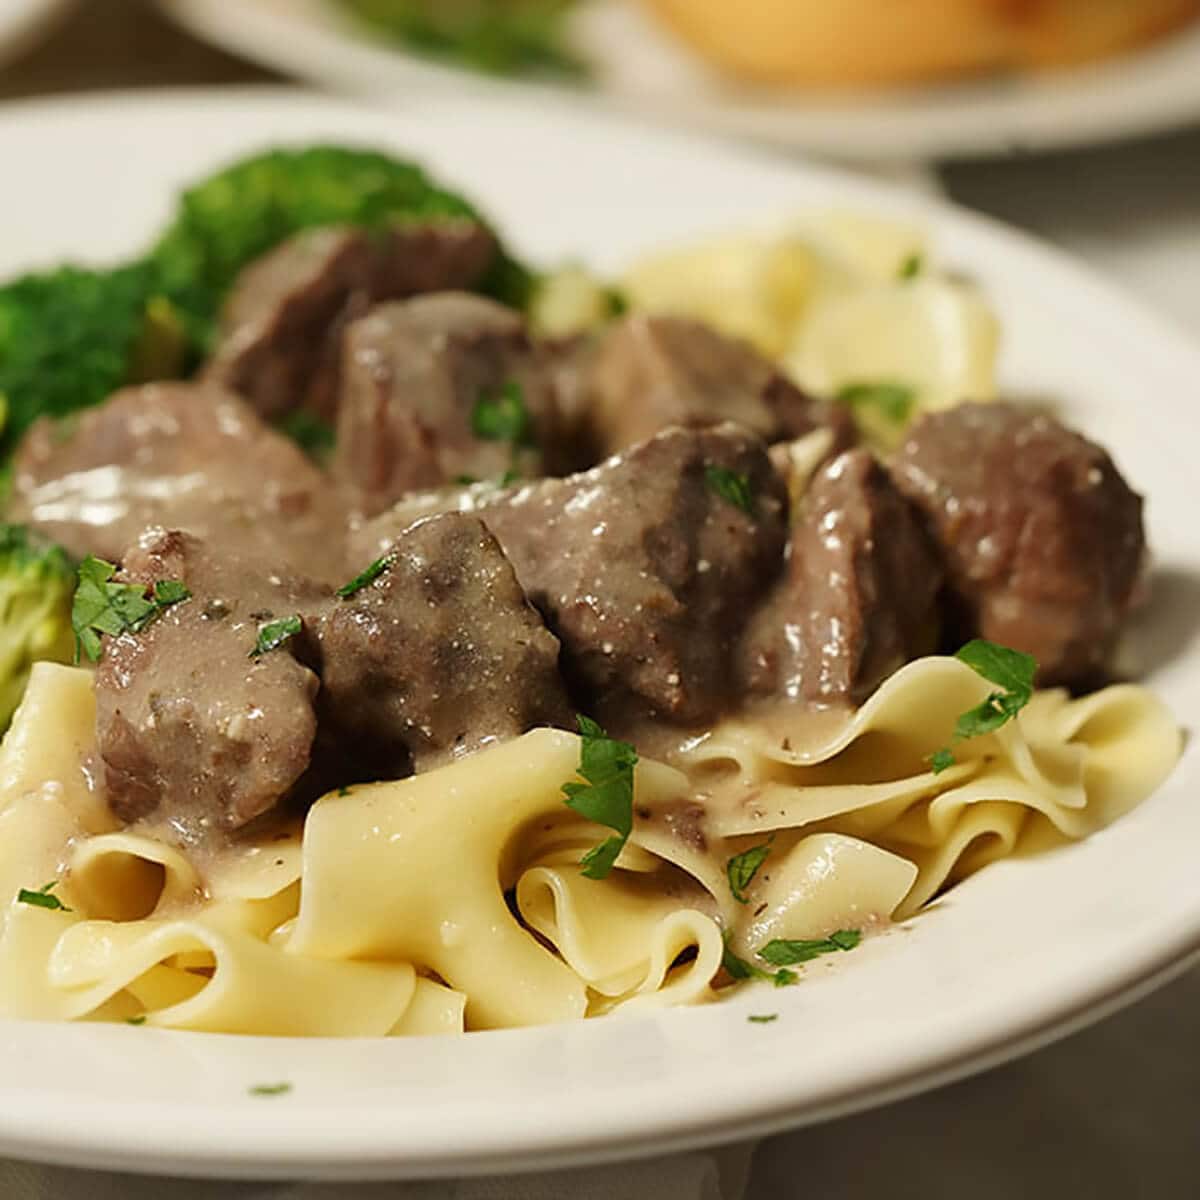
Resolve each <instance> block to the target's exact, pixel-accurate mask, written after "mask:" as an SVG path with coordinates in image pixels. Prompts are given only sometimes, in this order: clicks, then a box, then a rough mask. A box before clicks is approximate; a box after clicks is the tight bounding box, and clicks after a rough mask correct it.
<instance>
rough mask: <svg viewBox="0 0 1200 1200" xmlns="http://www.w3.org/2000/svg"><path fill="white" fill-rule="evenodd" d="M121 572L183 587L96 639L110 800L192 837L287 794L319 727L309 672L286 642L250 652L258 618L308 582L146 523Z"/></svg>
mask: <svg viewBox="0 0 1200 1200" xmlns="http://www.w3.org/2000/svg"><path fill="white" fill-rule="evenodd" d="M118 578H119V579H120V580H122V581H124V582H126V583H138V584H144V585H146V587H147V588H149V587H151V586H152V585H153V584H154V583H155V582H156V581H159V580H168V579H169V580H181V581H182V582H183V583H185V584H186V585H187V587H188V588H189V590H190V591H191V593H192V596H191V599H189V600H186V601H184V602H183V603H181V604H176V605H174V606H172V607H171V608H169V609H167V610H166V611H165V612H164V613H163V614H162V615H161V616H160V617H159V618H158V619H157V620H155V621H153V622H152V623H151V624H150V625H149V626H148V627H147V628H145V629H144V630H142V631H141V632H139V633H125V634H121V635H119V636H117V637H109V638H105V640H104V653H103V657H102V658H101V660H100V665H99V668H98V670H97V672H96V734H97V744H98V749H99V753H100V757H101V760H102V761H103V764H104V778H105V786H106V790H107V794H108V802H109V805H110V807H111V808H112V810H113V812H114V813H116V815H117V816H118V817H120V818H121V819H122V820H124V821H134V820H137V819H139V818H142V817H152V818H158V819H163V820H165V821H166V822H167V823H168V824H169V825H170V826H171V828H172V829H173V830H174V832H175V833H176V835H178V836H180V837H182V838H184V839H189V840H190V839H198V838H202V837H204V836H206V835H208V834H211V833H216V832H219V831H221V830H226V831H228V830H234V829H238V828H240V827H241V826H243V825H245V824H247V823H248V822H250V821H252V820H254V818H256V817H258V816H261V815H262V814H263V813H265V812H268V811H269V810H271V809H272V808H274V807H275V806H276V805H277V804H278V803H279V802H280V801H281V800H283V799H285V798H286V797H288V795H289V793H291V791H292V789H293V788H294V787H295V785H296V784H297V781H298V780H299V779H300V778H301V777H302V776H303V774H304V772H305V769H306V767H307V766H308V762H309V754H310V749H311V747H312V743H313V738H314V735H315V732H316V724H317V722H316V714H315V711H314V701H315V698H316V695H317V677H316V675H314V674H313V673H312V671H310V670H308V668H306V667H304V666H302V665H301V664H300V662H298V661H297V659H296V658H295V657H294V656H293V647H292V645H291V644H290V643H285V644H284V645H283V646H280V647H279V648H278V649H277V650H272V651H271V652H270V653H266V654H262V655H260V656H258V657H251V651H252V650H253V649H254V647H255V643H256V640H257V637H258V628H259V625H260V623H262V622H265V621H269V620H271V619H272V618H275V617H283V616H287V615H290V614H292V613H294V612H298V611H300V610H302V609H304V608H305V607H306V606H308V605H310V604H312V603H313V602H314V600H315V598H316V596H317V595H318V594H319V593H317V592H314V590H313V588H312V586H311V585H306V584H302V583H295V582H286V581H284V580H282V579H281V578H280V577H279V576H278V575H272V576H268V575H266V574H264V573H263V572H262V571H261V568H258V567H257V566H256V565H250V564H246V563H244V562H241V561H239V560H237V559H234V558H230V557H228V556H227V555H224V554H221V555H216V554H214V553H213V551H212V549H211V548H210V547H209V546H208V545H206V544H205V543H204V542H202V541H200V540H199V539H198V538H196V537H193V536H192V535H191V534H187V533H182V532H179V531H171V532H166V531H164V530H162V529H157V530H147V531H146V532H145V533H144V534H143V536H142V537H141V539H140V540H139V541H138V543H137V544H136V545H135V546H134V547H133V548H132V549H131V550H130V551H129V552H128V553H127V554H126V555H125V559H124V565H123V567H122V570H121V572H120V574H119V576H118Z"/></svg>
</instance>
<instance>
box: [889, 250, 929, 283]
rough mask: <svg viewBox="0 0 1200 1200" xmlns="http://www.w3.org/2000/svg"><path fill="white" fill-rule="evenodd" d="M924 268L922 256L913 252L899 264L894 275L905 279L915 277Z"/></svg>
mask: <svg viewBox="0 0 1200 1200" xmlns="http://www.w3.org/2000/svg"><path fill="white" fill-rule="evenodd" d="M924 269H925V259H924V256H923V255H921V254H919V253H915V252H914V253H913V254H910V255H909V256H908V257H907V258H906V259H905V260H904V261H903V262H902V263H901V264H900V269H899V270H898V271H897V272H896V277H897V278H898V279H900V280H905V281H906V280H909V279H916V277H917V276H918V275H920V274H921V272H922V271H923V270H924Z"/></svg>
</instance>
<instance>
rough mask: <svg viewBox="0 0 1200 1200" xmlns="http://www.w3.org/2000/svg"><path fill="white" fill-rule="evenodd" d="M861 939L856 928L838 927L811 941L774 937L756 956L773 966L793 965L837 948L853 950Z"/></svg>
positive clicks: (859, 932) (835, 951) (834, 952)
mask: <svg viewBox="0 0 1200 1200" xmlns="http://www.w3.org/2000/svg"><path fill="white" fill-rule="evenodd" d="M861 941H862V932H861V931H860V930H858V929H839V930H838V931H837V932H836V933H831V934H830V935H829V936H828V937H827V938H817V939H815V940H813V941H791V940H789V939H787V938H775V939H774V940H773V941H770V942H768V943H767V944H766V945H765V946H764V947H763V948H762V949H761V950H760V951H759V952H758V957H759V958H761V959H762V960H763V961H764V962H769V963H770V964H771V965H772V966H773V967H795V966H799V965H800V964H801V963H806V962H812V960H813V959H814V958H820V957H821V955H822V954H836V953H837V952H838V951H839V950H853V949H854V947H855V946H857V945H858V944H859V942H861Z"/></svg>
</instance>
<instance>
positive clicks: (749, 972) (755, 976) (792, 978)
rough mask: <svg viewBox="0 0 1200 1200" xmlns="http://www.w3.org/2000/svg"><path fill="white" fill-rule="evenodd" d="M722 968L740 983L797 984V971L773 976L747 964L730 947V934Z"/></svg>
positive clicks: (726, 937)
mask: <svg viewBox="0 0 1200 1200" xmlns="http://www.w3.org/2000/svg"><path fill="white" fill-rule="evenodd" d="M721 966H722V967H724V969H725V973H726V974H727V975H728V976H729V977H730V978H731V979H735V980H737V982H738V983H745V982H747V981H749V980H757V981H759V982H761V983H773V984H774V985H775V986H776V987H790V986H791V985H792V984H793V983H795V982H796V973H795V971H776V972H775V973H774V974H772V973H771V972H770V971H764V970H763V969H762V967H756V966H755V965H754V964H753V963H749V962H747V961H746V960H745V959H744V958H739V957H738V956H737V955H736V954H734V952H733V951H732V950H731V949H730V947H729V935H728V934H726V935H725V949H724V951H723V953H722V954H721Z"/></svg>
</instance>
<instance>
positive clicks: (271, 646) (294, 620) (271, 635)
mask: <svg viewBox="0 0 1200 1200" xmlns="http://www.w3.org/2000/svg"><path fill="white" fill-rule="evenodd" d="M303 628H304V622H303V620H302V619H301V618H300V616H299V614H295V613H294V614H293V615H292V616H290V617H280V618H279V620H278V621H268V622H267V623H266V624H265V625H260V626H259V627H258V639H257V641H255V643H254V649H253V650H251V651H250V657H251V658H259V657H261V656H262V655H264V654H269V653H270V652H271V651H272V650H278V649H279V647H280V646H282V645H283V644H284V642H286V641H287V640H288V639H289V638H294V637H295V636H296V634H298V633H299V632H300V630H301V629H303Z"/></svg>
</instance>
